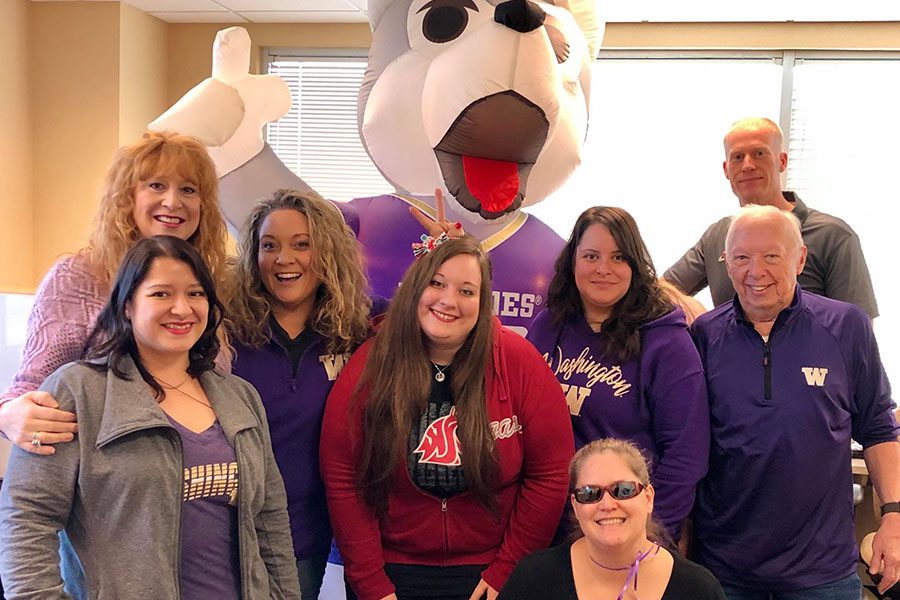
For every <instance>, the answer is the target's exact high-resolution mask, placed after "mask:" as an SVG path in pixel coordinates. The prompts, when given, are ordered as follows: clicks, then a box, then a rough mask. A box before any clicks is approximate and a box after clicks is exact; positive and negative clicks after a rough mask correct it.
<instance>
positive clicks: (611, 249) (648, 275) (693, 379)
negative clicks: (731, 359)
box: [528, 206, 709, 539]
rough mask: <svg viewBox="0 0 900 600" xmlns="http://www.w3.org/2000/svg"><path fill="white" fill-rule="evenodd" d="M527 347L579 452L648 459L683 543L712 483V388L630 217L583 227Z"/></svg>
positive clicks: (660, 508) (598, 217)
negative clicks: (636, 454)
mask: <svg viewBox="0 0 900 600" xmlns="http://www.w3.org/2000/svg"><path fill="white" fill-rule="evenodd" d="M528 339H529V340H530V341H531V342H532V343H533V344H534V345H535V346H536V347H537V349H538V351H539V352H540V353H541V354H543V356H544V358H545V360H546V361H547V362H548V364H549V365H550V368H551V369H552V370H553V372H554V373H555V374H556V377H557V379H558V380H559V383H560V385H562V388H563V392H564V393H565V394H566V400H567V402H568V404H569V412H570V414H571V415H572V428H573V430H574V432H575V447H576V449H578V448H581V447H582V446H584V445H586V444H588V443H590V442H591V441H593V440H596V439H599V438H608V437H611V438H622V439H627V440H630V441H632V442H633V443H634V444H636V445H637V446H638V447H639V448H641V449H642V450H644V451H645V452H646V453H647V456H648V457H649V458H650V460H651V479H652V482H653V486H654V488H655V489H656V491H657V501H656V515H655V516H656V517H657V518H658V519H659V520H660V521H661V522H662V524H663V525H664V526H665V528H666V530H667V531H668V532H669V533H670V534H671V535H672V536H673V537H674V538H675V539H678V538H679V537H680V533H681V527H682V524H683V522H684V520H685V518H686V517H687V516H688V513H690V511H691V508H692V507H693V504H694V490H695V487H696V485H697V482H698V481H699V480H700V478H701V477H703V475H705V474H706V467H707V461H708V455H709V406H708V400H707V395H706V381H705V378H704V374H703V369H702V367H701V365H700V357H699V355H698V354H697V350H696V348H695V347H694V344H693V342H692V341H691V337H690V335H689V333H688V329H687V323H686V321H685V316H684V313H683V312H682V310H681V309H680V308H678V307H676V305H675V304H674V303H673V302H672V301H671V300H670V299H669V296H668V294H667V293H666V292H665V291H664V290H663V289H661V288H660V286H659V284H658V283H657V277H656V271H655V270H654V268H653V262H652V260H651V259H650V253H649V252H648V251H647V247H646V245H645V244H644V241H643V240H642V239H641V234H640V232H639V231H638V227H637V224H636V223H635V221H634V219H633V218H632V216H631V215H630V214H628V213H627V212H626V211H624V210H623V209H621V208H614V207H606V206H597V207H594V208H589V209H588V210H586V211H584V212H583V213H582V214H581V216H579V217H578V221H577V222H576V223H575V228H574V230H573V231H572V235H571V237H570V238H569V241H568V243H567V244H566V246H565V248H564V249H563V251H562V253H561V254H560V255H559V258H558V259H557V261H556V273H555V274H554V276H553V280H552V281H551V283H550V291H549V292H548V300H547V308H546V309H545V310H544V311H543V312H542V313H541V314H540V315H538V317H537V319H536V320H535V321H534V324H533V325H532V327H531V329H530V330H529V333H528Z"/></svg>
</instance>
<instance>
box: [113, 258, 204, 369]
mask: <svg viewBox="0 0 900 600" xmlns="http://www.w3.org/2000/svg"><path fill="white" fill-rule="evenodd" d="M125 314H126V316H127V317H128V319H129V320H130V321H131V328H132V331H133V333H134V340H135V343H136V345H137V349H138V353H139V354H140V356H141V360H142V361H143V362H144V364H146V365H148V366H149V365H154V364H161V363H162V364H166V363H169V362H171V361H180V360H183V361H184V362H187V360H188V352H189V351H190V349H191V348H192V347H193V346H194V344H195V343H197V340H199V339H200V336H201V335H202V334H203V331H204V330H205V329H206V323H207V320H208V319H209V300H208V299H207V297H206V293H205V292H204V291H203V287H202V286H201V285H200V282H199V281H198V279H197V276H196V275H195V274H194V272H193V270H191V267H190V266H189V265H187V264H185V263H183V262H181V261H179V260H176V259H174V258H169V257H167V256H163V257H159V258H156V259H154V261H153V264H152V265H151V266H150V269H149V270H148V271H147V275H146V277H144V280H143V281H142V282H141V283H140V285H138V286H137V288H135V290H134V294H133V295H132V297H131V300H129V301H128V304H127V308H126V312H125Z"/></svg>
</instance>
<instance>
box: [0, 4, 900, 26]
mask: <svg viewBox="0 0 900 600" xmlns="http://www.w3.org/2000/svg"><path fill="white" fill-rule="evenodd" d="M0 1H5V0H0ZM32 1H33V2H41V1H48V0H32ZM72 1H78V2H89V1H115V0H72ZM123 1H125V2H127V3H128V4H131V5H133V6H136V7H137V8H139V9H141V10H142V11H144V12H147V13H150V14H152V15H154V16H156V17H158V18H160V19H162V20H163V21H166V22H169V23H334V22H351V23H352V22H365V21H366V12H365V11H366V3H367V0H123ZM599 1H600V6H601V11H602V13H603V16H604V18H605V19H606V20H607V21H608V22H626V23H627V22H640V21H656V22H769V21H775V22H782V21H900V2H897V1H896V0H863V1H862V2H822V1H821V0H791V1H790V2H786V1H784V0H754V2H751V3H740V5H735V3H730V2H721V0H681V1H680V2H673V1H672V0H599Z"/></svg>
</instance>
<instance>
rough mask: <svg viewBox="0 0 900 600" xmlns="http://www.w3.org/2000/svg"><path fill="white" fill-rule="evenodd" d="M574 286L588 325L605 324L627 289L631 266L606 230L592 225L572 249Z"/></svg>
mask: <svg viewBox="0 0 900 600" xmlns="http://www.w3.org/2000/svg"><path fill="white" fill-rule="evenodd" d="M574 272H575V285H576V287H577V288H578V293H579V294H580V295H581V303H582V306H583V307H584V314H585V317H587V320H588V322H590V323H596V322H602V321H605V320H606V318H607V317H609V314H610V312H612V309H613V307H614V306H615V305H616V303H617V302H618V301H619V300H621V299H622V298H623V297H624V296H625V294H627V293H628V288H629V287H630V286H631V266H630V265H629V264H628V261H627V260H626V259H625V256H624V254H622V252H621V251H620V250H619V246H618V244H616V240H615V239H614V238H613V236H612V234H611V233H610V232H609V229H607V228H606V226H605V225H601V224H600V223H594V224H593V225H591V226H589V227H588V228H587V229H585V230H584V234H582V236H581V241H580V242H579V243H578V246H577V247H576V248H575V268H574Z"/></svg>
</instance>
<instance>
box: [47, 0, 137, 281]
mask: <svg viewBox="0 0 900 600" xmlns="http://www.w3.org/2000/svg"><path fill="white" fill-rule="evenodd" d="M30 13H31V14H30V16H31V18H30V27H29V50H30V55H31V60H30V62H29V71H30V77H31V98H30V104H31V118H32V125H33V135H34V138H33V140H34V142H33V143H34V191H33V194H34V195H33V204H34V280H35V281H37V280H38V279H39V277H41V276H42V274H43V273H44V272H45V271H46V270H47V268H48V267H49V266H50V265H51V264H52V263H53V262H54V261H55V260H56V259H57V258H58V256H59V255H60V254H63V253H66V252H73V251H75V250H77V249H78V248H79V247H81V246H83V245H84V244H85V242H86V241H87V236H88V232H89V230H90V223H91V218H92V217H93V215H94V211H95V209H96V206H97V189H98V188H99V182H100V179H101V177H102V176H103V172H104V169H105V168H106V165H107V163H108V162H109V159H110V157H111V156H112V154H113V152H114V151H115V149H116V147H117V146H118V140H119V119H118V112H119V77H118V74H119V51H118V50H119V5H118V3H115V2H75V3H68V2H36V3H33V4H31V6H30Z"/></svg>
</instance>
